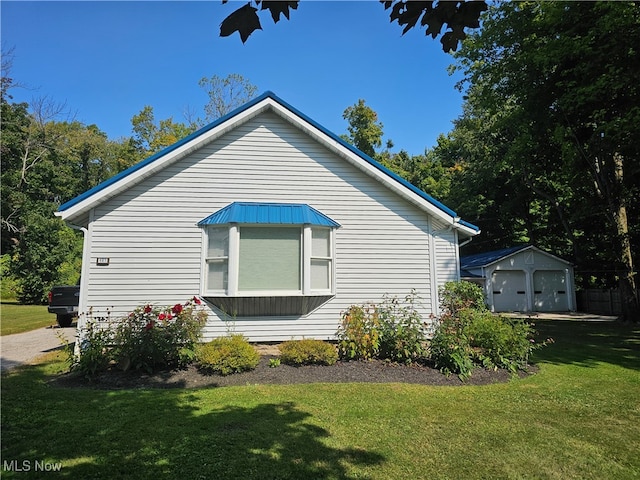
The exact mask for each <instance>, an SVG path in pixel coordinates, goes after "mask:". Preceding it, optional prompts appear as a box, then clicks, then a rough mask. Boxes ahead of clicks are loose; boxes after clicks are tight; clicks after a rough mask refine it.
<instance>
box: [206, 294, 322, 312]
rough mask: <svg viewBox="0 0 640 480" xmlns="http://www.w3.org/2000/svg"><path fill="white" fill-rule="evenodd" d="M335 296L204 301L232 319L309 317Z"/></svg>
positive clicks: (207, 298)
mask: <svg viewBox="0 0 640 480" xmlns="http://www.w3.org/2000/svg"><path fill="white" fill-rule="evenodd" d="M334 296H335V295H334V294H327V295H304V296H303V295H279V296H242V297H227V296H204V299H205V300H206V301H207V302H209V303H211V304H212V305H214V306H215V307H216V308H218V309H219V310H221V311H222V312H224V313H226V314H227V315H230V316H232V317H273V316H301V315H307V314H309V313H311V312H313V311H314V310H316V309H317V308H319V307H321V306H322V305H324V304H325V303H327V302H328V301H329V300H331V299H332V298H333V297H334Z"/></svg>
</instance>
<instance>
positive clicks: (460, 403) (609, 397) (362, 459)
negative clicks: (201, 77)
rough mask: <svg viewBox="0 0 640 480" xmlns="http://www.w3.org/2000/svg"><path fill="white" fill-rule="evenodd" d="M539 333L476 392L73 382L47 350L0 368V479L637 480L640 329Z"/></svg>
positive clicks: (577, 326) (565, 327)
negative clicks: (516, 363) (128, 386)
mask: <svg viewBox="0 0 640 480" xmlns="http://www.w3.org/2000/svg"><path fill="white" fill-rule="evenodd" d="M537 327H538V329H539V330H540V331H541V334H542V335H543V336H552V337H554V339H555V343H554V344H552V345H551V346H549V347H547V348H546V349H543V350H540V351H539V352H538V353H537V358H536V360H537V362H538V364H539V366H540V371H539V373H537V374H536V375H534V376H531V377H529V378H526V379H520V380H513V381H511V382H509V383H506V384H499V385H491V386H482V387H472V386H469V387H429V386H419V385H401V384H385V385H375V384H318V385H293V386H256V385H247V386H244V387H233V388H211V389H198V390H183V389H175V390H159V389H158V390H120V391H101V390H98V389H63V388H59V387H56V386H53V385H51V384H50V383H49V380H50V378H51V376H52V375H55V374H56V372H58V371H60V369H61V368H63V366H62V364H61V363H59V362H58V361H56V360H55V359H52V360H51V361H49V363H46V364H42V365H38V366H32V367H26V368H24V369H21V370H18V371H16V372H14V373H11V374H10V375H8V376H4V377H3V382H2V460H3V465H2V467H3V470H4V471H3V472H2V476H3V478H7V479H11V478H19V479H22V478H44V475H43V471H42V469H45V468H49V469H50V470H51V469H55V468H58V466H59V467H60V471H59V472H58V473H54V472H49V473H47V475H46V478H82V479H92V478H118V477H121V478H127V479H145V478H148V479H154V480H158V479H165V478H167V479H173V478H188V479H200V478H202V479H205V478H206V479H209V478H210V479H261V480H263V479H367V478H368V479H375V480H377V479H389V480H403V479H476V478H477V479H483V478H486V479H502V478H505V479H508V478H513V479H521V478H531V479H545V478H550V479H563V480H564V479H605V478H606V479H632V478H640V456H639V455H638V452H639V451H640V327H635V328H631V327H625V326H620V325H618V324H614V323H598V322H576V321H557V322H538V325H537ZM11 462H14V463H11ZM23 462H24V463H23ZM36 462H40V463H36ZM56 464H59V465H58V466H56ZM23 465H24V466H28V467H29V468H30V470H29V471H23V472H15V471H8V470H9V469H10V467H11V468H13V470H15V469H16V468H15V467H22V466H23ZM36 468H38V469H39V470H38V471H36Z"/></svg>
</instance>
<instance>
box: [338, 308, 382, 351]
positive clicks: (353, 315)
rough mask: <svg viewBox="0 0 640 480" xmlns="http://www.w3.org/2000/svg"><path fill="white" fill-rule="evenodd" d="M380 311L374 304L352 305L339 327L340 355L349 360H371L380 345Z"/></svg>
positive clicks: (344, 313)
mask: <svg viewBox="0 0 640 480" xmlns="http://www.w3.org/2000/svg"><path fill="white" fill-rule="evenodd" d="M379 324H380V322H379V320H378V311H377V309H376V308H375V306H374V305H368V306H367V305H364V306H361V305H352V306H350V307H349V309H348V310H347V311H346V312H343V314H342V322H341V324H340V327H339V328H338V332H337V333H336V336H337V337H338V355H339V356H340V358H343V359H347V360H370V359H372V358H374V357H375V356H376V355H377V354H378V349H379V347H380V338H379V335H380V334H379V331H378V328H379Z"/></svg>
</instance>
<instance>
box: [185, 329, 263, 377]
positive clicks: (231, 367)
mask: <svg viewBox="0 0 640 480" xmlns="http://www.w3.org/2000/svg"><path fill="white" fill-rule="evenodd" d="M197 362H198V366H199V368H200V369H201V370H203V371H205V372H208V373H216V374H219V375H230V374H232V373H241V372H245V371H247V370H253V369H254V368H256V366H257V365H258V363H259V362H260V354H259V353H258V352H257V351H256V349H255V348H254V347H253V346H252V345H251V344H250V343H249V342H248V341H247V340H246V339H245V338H244V336H242V335H240V334H233V335H229V336H227V337H219V338H215V339H213V340H212V341H210V342H209V343H205V344H202V345H199V346H198V351H197Z"/></svg>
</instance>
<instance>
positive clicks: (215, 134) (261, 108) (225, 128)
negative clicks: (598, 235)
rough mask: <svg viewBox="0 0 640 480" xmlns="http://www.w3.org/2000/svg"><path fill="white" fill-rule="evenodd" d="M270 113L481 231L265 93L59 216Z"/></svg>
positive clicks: (452, 220)
mask: <svg viewBox="0 0 640 480" xmlns="http://www.w3.org/2000/svg"><path fill="white" fill-rule="evenodd" d="M267 111H271V112H273V113H275V114H276V115H278V116H280V117H281V118H282V119H284V120H285V121H287V122H289V123H290V124H292V125H294V126H295V127H297V128H299V129H301V130H302V131H303V132H305V133H306V134H307V135H309V136H311V137H312V138H314V139H315V140H316V141H318V142H319V143H321V144H322V145H323V146H324V147H325V148H328V149H329V150H331V151H332V152H334V153H335V154H337V155H339V156H340V157H342V158H344V159H345V160H347V161H348V162H350V163H352V164H353V165H355V166H356V167H358V168H359V169H361V170H362V171H364V172H365V173H367V174H368V175H370V176H372V177H373V178H375V179H376V180H378V181H379V182H380V183H382V184H384V185H385V186H386V187H387V188H390V189H391V190H392V191H394V192H395V193H397V194H399V195H400V196H402V197H404V198H405V199H406V200H408V201H410V202H412V203H414V204H416V205H418V206H419V207H420V208H422V209H424V210H426V211H427V212H428V213H429V214H431V215H434V216H435V217H436V218H438V219H440V221H443V222H446V223H447V224H449V225H451V226H452V227H453V228H455V229H456V230H458V232H459V234H460V235H461V236H463V237H471V236H474V235H477V234H479V233H480V229H479V228H478V227H477V226H475V225H473V224H471V223H469V222H466V221H464V220H462V219H461V218H460V217H458V216H457V214H456V212H455V211H453V210H452V209H450V208H449V207H447V206H445V205H444V204H442V203H441V202H439V201H437V200H436V199H434V198H433V197H431V196H430V195H429V194H427V193H426V192H424V191H422V190H420V189H418V188H417V187H415V186H414V185H412V184H411V183H409V182H408V181H406V180H405V179H403V178H402V177H400V176H399V175H397V174H396V173H394V172H392V171H391V170H389V169H387V168H385V167H384V166H382V165H381V164H380V163H378V162H376V161H375V160H373V159H372V158H371V157H369V156H367V155H366V154H364V153H363V152H361V151H360V150H358V149H357V148H355V147H354V146H353V145H351V144H349V143H347V142H345V141H344V140H343V139H341V138H340V137H339V136H337V135H335V134H334V133H332V132H330V131H329V130H327V129H325V128H324V127H323V126H321V125H320V124H318V123H317V122H315V121H314V120H312V119H311V118H309V117H307V116H306V115H304V114H303V113H301V112H300V111H298V110H297V109H295V108H294V107H292V106H291V105H289V104H287V103H286V102H284V101H283V100H281V99H280V98H278V97H277V96H276V95H275V94H273V93H272V92H265V93H264V94H262V95H260V96H259V97H257V98H255V99H254V100H252V101H250V102H248V103H247V104H245V105H244V106H242V107H240V108H238V109H236V110H235V111H233V112H231V113H229V114H227V115H225V116H224V117H221V118H220V119H218V120H216V121H215V122H213V123H211V124H209V125H207V126H205V127H203V128H202V129H200V130H198V131H196V132H194V133H193V134H191V135H189V136H187V137H185V138H184V139H182V140H180V141H179V142H176V143H175V144H173V145H171V146H169V147H167V148H165V149H164V150H162V151H160V152H158V153H157V154H155V155H153V156H151V157H149V158H147V159H146V160H143V161H142V162H139V163H138V164H136V165H134V166H132V167H130V168H129V169H127V170H124V171H123V172H121V173H119V174H118V175H115V176H114V177H112V178H110V179H108V180H106V181H105V182H103V183H101V184H99V185H97V186H96V187H94V188H92V189H90V190H88V191H87V192H85V193H83V194H81V195H79V196H78V197H76V198H74V199H72V200H70V201H68V202H66V203H64V204H62V205H61V206H60V208H59V209H58V212H56V215H57V216H60V217H61V218H62V219H63V220H66V221H69V222H72V223H73V222H74V221H77V220H78V219H79V218H84V217H83V215H85V214H86V213H87V212H88V211H89V210H90V209H91V208H93V207H95V206H96V205H98V204H100V203H102V202H104V201H106V200H107V199H109V198H111V197H113V196H116V195H118V194H119V193H121V192H123V191H125V190H127V189H129V188H131V187H132V186H133V185H135V184H136V183H138V182H140V181H142V180H143V179H145V178H148V177H150V176H152V175H154V174H155V173H157V172H159V171H161V170H162V169H164V168H166V167H167V166H169V165H171V164H172V163H174V162H177V161H178V160H180V159H181V158H184V157H185V156H187V155H189V154H191V153H193V152H195V151H197V150H198V149H200V148H202V147H204V146H205V145H207V144H209V143H211V142H212V141H214V140H215V139H217V138H220V137H221V136H223V135H225V134H226V133H228V132H230V131H231V130H233V129H235V128H238V127H239V126H240V125H242V124H244V123H246V122H248V121H250V120H251V119H252V118H254V117H256V116H258V115H260V114H262V113H264V112H267Z"/></svg>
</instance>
